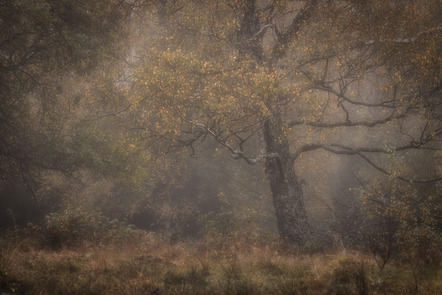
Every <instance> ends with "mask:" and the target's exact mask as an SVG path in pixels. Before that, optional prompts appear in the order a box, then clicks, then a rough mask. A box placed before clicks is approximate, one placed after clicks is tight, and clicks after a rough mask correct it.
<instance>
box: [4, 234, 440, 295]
mask: <svg viewBox="0 0 442 295" xmlns="http://www.w3.org/2000/svg"><path fill="white" fill-rule="evenodd" d="M0 282H1V285H0V291H1V292H2V293H1V294H336V295H338V294H339V295H341V294H428V295H430V294H431V295H434V294H442V274H441V270H440V267H432V268H429V267H419V268H418V267H413V266H412V265H406V264H395V263H390V264H388V265H387V266H386V267H385V268H384V269H383V270H380V269H379V267H378V266H377V264H376V262H375V261H374V259H373V258H372V257H371V256H368V255H364V254H362V253H358V252H351V251H348V250H347V251H346V250H342V249H341V250H334V251H322V252H319V253H308V251H290V252H289V251H286V250H281V247H280V246H279V245H278V244H275V243H268V244H267V246H266V243H264V242H261V243H254V242H250V241H248V242H246V241H242V240H241V239H237V240H233V239H230V240H225V239H220V240H218V241H216V240H211V241H204V242H203V241H199V242H177V243H174V244H171V243H169V242H167V241H166V240H165V239H163V238H161V237H160V236H156V235H153V234H147V233H144V232H143V233H142V234H141V235H140V236H139V237H138V238H137V239H135V240H130V241H129V240H127V241H120V242H119V243H110V242H109V243H88V242H82V243H79V244H77V245H69V246H62V247H59V248H57V249H51V248H50V247H42V246H41V245H40V244H38V243H36V242H35V240H33V239H32V238H30V237H28V238H23V239H22V240H19V239H16V238H15V239H11V238H9V239H3V240H2V243H1V260H0Z"/></svg>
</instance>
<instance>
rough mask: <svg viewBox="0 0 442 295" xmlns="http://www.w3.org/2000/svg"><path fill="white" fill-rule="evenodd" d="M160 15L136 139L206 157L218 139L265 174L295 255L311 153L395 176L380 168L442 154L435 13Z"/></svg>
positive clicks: (208, 7)
mask: <svg viewBox="0 0 442 295" xmlns="http://www.w3.org/2000/svg"><path fill="white" fill-rule="evenodd" d="M156 7H157V9H156V10H150V11H149V12H148V13H147V17H146V19H145V23H144V24H143V26H140V27H138V31H137V33H136V34H139V35H138V36H139V37H141V38H143V40H144V42H145V43H144V46H143V45H142V44H141V43H140V44H141V45H139V46H138V47H137V48H136V50H135V51H136V52H137V53H136V54H135V55H134V56H135V57H134V58H135V60H136V67H135V69H134V70H133V73H134V77H135V78H134V87H135V88H136V89H137V91H136V94H134V95H133V96H132V97H131V103H132V111H133V113H136V114H137V116H138V117H137V120H136V122H134V124H135V127H136V128H137V129H138V130H141V133H142V134H143V135H144V136H146V137H149V138H151V139H153V138H155V140H156V141H157V142H161V141H163V142H166V143H167V146H168V147H169V150H170V149H175V148H181V147H188V148H189V149H190V150H191V152H192V153H193V154H196V153H197V151H198V145H199V143H201V142H202V141H204V140H205V139H206V138H212V139H213V140H215V141H216V142H218V143H219V144H220V146H222V147H224V148H225V149H226V150H228V151H229V152H230V153H231V154H232V156H233V158H234V159H241V160H244V161H246V162H247V163H249V164H251V165H255V164H258V163H261V162H264V165H265V169H266V173H267V177H268V181H269V185H270V189H271V192H272V197H273V204H274V207H275V214H276V219H277V225H278V230H279V234H280V236H281V237H282V238H284V239H285V240H287V241H288V242H290V243H294V244H297V245H303V244H304V243H305V242H306V240H308V239H309V236H310V232H311V229H310V226H309V222H308V217H307V213H306V210H305V205H304V196H303V191H302V188H301V184H300V180H299V176H298V173H299V172H300V171H296V160H297V159H299V158H300V157H301V156H302V154H303V153H306V152H312V151H316V150H325V151H327V152H330V153H334V154H339V155H355V156H359V157H361V158H362V159H364V160H365V161H366V162H368V163H369V164H370V165H371V166H372V167H374V168H375V169H376V170H377V171H379V172H381V173H383V174H387V175H388V174H390V172H391V171H389V169H388V167H384V166H383V165H382V164H379V161H381V160H382V157H381V158H379V157H378V158H376V157H375V156H374V155H377V154H379V155H381V156H382V155H384V156H386V155H391V154H392V153H401V152H405V151H407V150H410V149H420V150H423V151H424V150H425V149H438V148H439V147H440V144H438V140H439V139H440V135H441V133H442V129H441V125H440V123H441V122H440V121H441V116H440V106H441V104H440V101H439V100H438V99H437V97H438V94H440V75H439V71H440V56H439V54H438V52H439V50H440V42H438V41H439V40H440V31H441V29H440V27H438V14H439V12H440V7H439V5H438V3H437V1H413V2H408V3H407V4H406V5H403V3H398V2H397V1H320V0H309V1H256V0H241V1H233V0H232V1H196V0H195V1H179V0H175V1H167V0H165V1H159V4H158V5H157V6H156ZM143 29H144V30H143ZM146 32H149V35H148V36H147V37H146V34H147V33H146ZM136 34H135V35H136ZM379 134H382V136H379ZM395 177H396V178H398V179H400V180H406V181H408V180H409V181H415V182H425V181H435V180H438V179H430V180H421V179H418V178H416V177H415V176H413V175H408V176H407V175H395Z"/></svg>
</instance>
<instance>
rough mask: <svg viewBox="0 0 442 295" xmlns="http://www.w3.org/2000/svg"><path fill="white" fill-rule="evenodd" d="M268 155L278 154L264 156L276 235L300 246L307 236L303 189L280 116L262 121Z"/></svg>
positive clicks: (307, 228)
mask: <svg viewBox="0 0 442 295" xmlns="http://www.w3.org/2000/svg"><path fill="white" fill-rule="evenodd" d="M263 135H264V141H265V145H266V152H267V154H277V155H278V157H269V158H267V159H266V162H265V166H266V173H267V177H268V179H269V181H270V189H271V192H272V195H273V205H274V206H275V214H276V220H277V225H278V231H279V235H280V236H281V237H282V238H283V239H284V240H285V241H287V242H289V243H291V244H295V245H298V246H302V245H304V244H305V242H306V240H307V239H308V237H309V235H310V229H309V224H308V220H307V214H306V211H305V206H304V199H303V193H302V188H301V186H300V183H299V182H298V179H297V177H296V174H295V171H294V167H293V161H292V158H291V155H290V151H289V143H288V140H287V136H286V135H285V134H284V133H283V132H282V128H281V125H280V124H279V118H273V119H272V120H268V121H267V122H266V123H265V124H264V130H263Z"/></svg>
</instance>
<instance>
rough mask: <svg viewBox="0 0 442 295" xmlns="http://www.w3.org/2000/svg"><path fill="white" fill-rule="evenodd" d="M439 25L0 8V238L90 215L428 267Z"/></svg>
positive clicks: (335, 5)
mask: <svg viewBox="0 0 442 295" xmlns="http://www.w3.org/2000/svg"><path fill="white" fill-rule="evenodd" d="M441 10H442V7H441V5H440V2H439V1H436V0H430V1H428V0H426V1H423V0H415V1H380V0H379V1H378V0H375V1H359V0H349V1H346V0H343V1H325V0H324V1H323V0H309V1H308V0H306V1H270V0H269V1H267V0H262V1H260V0H241V1H240V0H238V1H236V0H226V1H198V0H188V1H181V0H157V1H154V0H152V1H148V0H146V1H142V0H132V1H130V0H110V1H98V0H92V1H90V0H88V1H86V0H80V1H70V0H63V1H43V0H37V1H35V0H33V1H28V0H23V1H1V2H0V20H1V22H0V27H1V30H0V58H1V59H0V97H1V100H2V101H1V106H0V126H1V129H0V134H1V139H2V140H1V142H0V162H1V168H0V175H1V182H0V225H1V227H2V229H3V230H4V231H5V232H6V229H7V228H14V227H23V226H24V227H26V226H27V224H29V223H32V224H33V225H38V226H41V227H42V228H47V227H48V226H49V225H50V224H52V225H54V223H51V222H55V223H56V222H62V221H61V220H64V221H63V222H69V220H74V219H75V218H77V217H78V218H79V220H80V219H81V218H83V217H84V216H86V215H87V216H99V217H100V218H103V220H108V221H110V220H114V219H118V220H119V222H123V221H124V222H127V223H128V224H132V225H134V226H135V227H137V228H139V229H143V230H146V231H150V232H156V233H161V234H162V235H164V236H165V237H167V239H168V240H169V241H170V242H171V243H176V242H178V241H183V240H192V241H193V240H204V239H211V238H213V237H223V238H225V239H227V238H228V237H230V238H232V237H238V236H240V235H241V233H244V232H246V233H248V234H249V235H250V236H253V237H254V238H256V239H259V237H261V238H262V239H269V240H270V241H280V242H281V243H282V244H284V245H285V247H288V248H293V249H295V248H296V249H302V248H309V249H332V248H333V249H335V248H346V249H358V250H360V251H363V252H364V253H371V254H373V256H374V257H375V259H376V261H378V262H379V265H380V266H381V267H382V268H383V267H384V266H385V265H386V264H387V263H388V262H389V261H391V260H393V259H396V258H398V257H401V259H403V260H407V259H408V260H407V261H409V260H412V258H410V257H408V258H406V257H405V258H404V256H403V255H402V254H404V253H403V250H404V249H408V250H410V249H414V250H413V251H414V252H413V251H411V252H413V253H414V254H412V255H414V256H413V259H416V260H414V261H419V263H421V262H422V263H427V262H428V263H430V262H431V263H436V264H437V265H439V263H440V255H439V256H438V255H436V253H435V251H434V247H435V248H436V249H437V248H438V247H439V246H440V243H441V239H440V233H441V229H442V224H441V220H442V213H441V209H442V202H441V180H442V170H441V161H442V160H441V157H442V152H441V135H442V126H441V119H442V113H441V75H440V65H441V47H440V45H441V32H442V27H441V22H440V15H441V14H442V11H441ZM54 214H55V215H54ZM57 214H58V215H57ZM78 214H79V216H77V215H78ZM82 214H84V216H83V215H82ZM63 216H64V217H63ZM75 216H77V217H75ZM81 216H83V217H81ZM57 218H60V220H58V219H57ZM63 218H65V219H63ZM69 218H71V219H69ZM72 218H73V219H72ZM97 218H98V217H97ZM86 219H87V218H86ZM88 220H89V219H88ZM94 220H95V219H94ZM97 220H98V219H97ZM102 222H105V221H102ZM74 228H75V226H74V227H73V228H71V229H70V230H74ZM66 234H67V236H66V237H64V236H63V237H64V238H66V239H68V240H69V239H70V238H69V237H68V236H69V231H68V232H67V233H66ZM424 241H425V242H424ZM52 242H53V243H55V244H57V243H61V244H63V239H61V240H53V241H52ZM411 252H409V253H408V254H410V253H411ZM436 252H437V251H436ZM408 254H407V255H408ZM401 255H402V256H401ZM404 255H405V254H404ZM407 255H405V256H407ZM410 255H411V254H410Z"/></svg>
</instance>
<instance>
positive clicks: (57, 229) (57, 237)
mask: <svg viewBox="0 0 442 295" xmlns="http://www.w3.org/2000/svg"><path fill="white" fill-rule="evenodd" d="M42 231H43V238H44V243H45V244H47V245H49V246H51V247H54V248H58V247H60V246H63V245H67V246H75V245H78V244H79V243H82V242H85V241H90V242H94V243H97V242H106V243H120V242H127V241H131V240H134V239H137V238H139V237H140V235H141V232H140V231H137V230H135V229H134V228H133V226H131V225H128V224H126V223H124V222H120V221H118V220H117V219H114V220H110V219H108V218H106V217H104V216H102V215H95V214H88V213H84V212H82V211H81V210H65V211H64V212H62V213H51V214H49V215H48V216H46V227H45V228H44V229H43V230H42Z"/></svg>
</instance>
